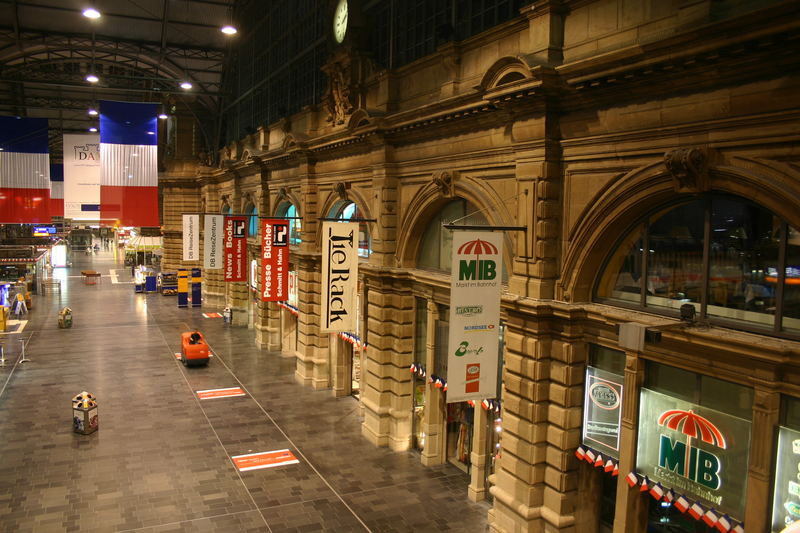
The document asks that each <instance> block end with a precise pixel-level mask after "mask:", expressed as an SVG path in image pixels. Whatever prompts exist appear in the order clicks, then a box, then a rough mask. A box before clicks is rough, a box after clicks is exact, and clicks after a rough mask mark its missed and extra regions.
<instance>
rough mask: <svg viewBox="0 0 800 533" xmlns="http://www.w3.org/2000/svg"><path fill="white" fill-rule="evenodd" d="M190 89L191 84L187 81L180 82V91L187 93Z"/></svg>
mask: <svg viewBox="0 0 800 533" xmlns="http://www.w3.org/2000/svg"><path fill="white" fill-rule="evenodd" d="M191 88H192V84H191V83H189V82H188V81H182V82H181V89H184V90H186V91H188V90H189V89H191Z"/></svg>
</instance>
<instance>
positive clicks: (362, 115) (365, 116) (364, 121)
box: [347, 109, 372, 130]
mask: <svg viewBox="0 0 800 533" xmlns="http://www.w3.org/2000/svg"><path fill="white" fill-rule="evenodd" d="M370 124H372V117H370V116H369V113H367V110H366V109H356V110H355V111H353V114H352V115H350V118H349V119H348V120H347V129H349V130H354V129H356V128H360V127H363V126H369V125H370Z"/></svg>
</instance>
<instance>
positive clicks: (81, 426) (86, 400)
mask: <svg viewBox="0 0 800 533" xmlns="http://www.w3.org/2000/svg"><path fill="white" fill-rule="evenodd" d="M99 426H100V419H99V417H98V414H97V399H96V398H95V397H94V395H93V394H92V393H90V392H86V391H83V392H81V393H80V394H77V395H75V397H74V398H72V428H73V429H74V430H75V433H80V434H81V435H88V434H89V433H94V432H95V431H97V428H98V427H99Z"/></svg>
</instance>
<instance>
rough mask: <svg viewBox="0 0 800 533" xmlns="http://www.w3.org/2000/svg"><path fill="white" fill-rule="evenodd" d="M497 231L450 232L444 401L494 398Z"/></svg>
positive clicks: (499, 275)
mask: <svg viewBox="0 0 800 533" xmlns="http://www.w3.org/2000/svg"><path fill="white" fill-rule="evenodd" d="M502 239H503V235H502V234H500V233H493V232H486V231H482V232H465V231H454V232H453V258H452V270H451V276H452V279H451V284H450V337H449V346H450V353H449V354H448V357H447V402H448V403H453V402H461V401H464V400H481V399H484V398H494V397H496V396H497V357H498V346H499V342H498V330H499V326H500V281H501V278H502V253H501V252H502V249H503V240H502Z"/></svg>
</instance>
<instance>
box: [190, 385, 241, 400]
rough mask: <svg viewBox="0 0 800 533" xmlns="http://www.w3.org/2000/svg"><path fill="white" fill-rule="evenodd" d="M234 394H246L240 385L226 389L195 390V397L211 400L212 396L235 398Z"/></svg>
mask: <svg viewBox="0 0 800 533" xmlns="http://www.w3.org/2000/svg"><path fill="white" fill-rule="evenodd" d="M236 396H246V394H245V392H244V391H243V390H242V388H241V387H229V388H227V389H208V390H199V391H197V397H198V398H200V399H201V400H211V399H213V398H235V397H236Z"/></svg>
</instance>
